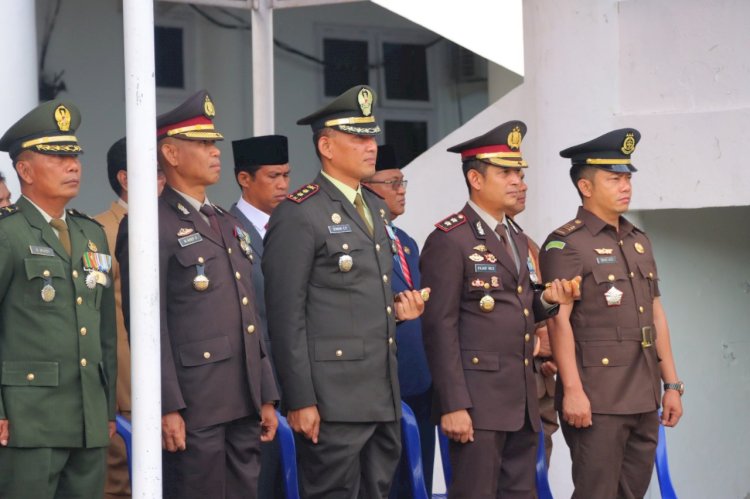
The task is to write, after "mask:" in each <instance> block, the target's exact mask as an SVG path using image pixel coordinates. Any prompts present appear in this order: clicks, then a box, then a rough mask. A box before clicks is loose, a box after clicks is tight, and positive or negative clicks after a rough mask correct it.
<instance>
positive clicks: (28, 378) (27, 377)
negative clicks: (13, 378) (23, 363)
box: [26, 373, 35, 381]
mask: <svg viewBox="0 0 750 499" xmlns="http://www.w3.org/2000/svg"><path fill="white" fill-rule="evenodd" d="M34 378H35V376H34V373H29V374H27V375H26V379H27V380H29V381H34Z"/></svg>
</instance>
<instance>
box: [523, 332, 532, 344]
mask: <svg viewBox="0 0 750 499" xmlns="http://www.w3.org/2000/svg"><path fill="white" fill-rule="evenodd" d="M530 339H531V335H530V334H529V333H526V334H525V335H524V337H523V341H525V342H526V343H528V342H529V340H530Z"/></svg>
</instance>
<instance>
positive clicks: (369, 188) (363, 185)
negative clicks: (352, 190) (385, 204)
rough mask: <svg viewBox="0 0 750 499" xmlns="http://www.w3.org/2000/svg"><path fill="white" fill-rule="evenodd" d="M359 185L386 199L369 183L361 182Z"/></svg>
mask: <svg viewBox="0 0 750 499" xmlns="http://www.w3.org/2000/svg"><path fill="white" fill-rule="evenodd" d="M359 185H361V186H362V187H364V188H365V189H367V190H368V191H370V192H372V193H373V194H375V195H376V196H377V197H378V198H380V199H385V198H384V197H383V196H381V195H380V194H378V193H377V192H375V189H373V188H372V187H370V186H369V185H367V184H359Z"/></svg>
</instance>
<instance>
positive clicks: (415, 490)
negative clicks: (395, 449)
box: [401, 402, 430, 499]
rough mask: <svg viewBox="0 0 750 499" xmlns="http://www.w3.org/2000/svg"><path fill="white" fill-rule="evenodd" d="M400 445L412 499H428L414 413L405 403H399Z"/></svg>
mask: <svg viewBox="0 0 750 499" xmlns="http://www.w3.org/2000/svg"><path fill="white" fill-rule="evenodd" d="M401 444H402V450H401V453H402V457H403V458H406V462H407V464H408V465H409V470H410V473H409V477H410V478H411V490H412V498H413V499H430V498H429V496H428V495H427V486H426V484H425V481H424V467H423V466H422V447H421V445H420V441H419V427H418V426H417V419H416V418H415V417H414V412H413V411H412V410H411V407H409V406H408V405H407V404H406V403H404V402H401Z"/></svg>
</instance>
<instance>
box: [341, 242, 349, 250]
mask: <svg viewBox="0 0 750 499" xmlns="http://www.w3.org/2000/svg"><path fill="white" fill-rule="evenodd" d="M341 249H342V250H344V251H346V250H348V249H349V245H348V244H346V243H344V244H342V245H341Z"/></svg>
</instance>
